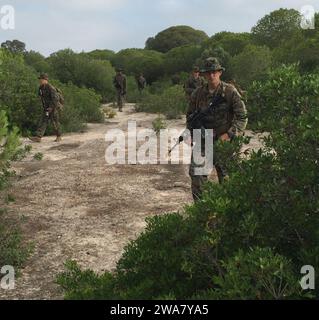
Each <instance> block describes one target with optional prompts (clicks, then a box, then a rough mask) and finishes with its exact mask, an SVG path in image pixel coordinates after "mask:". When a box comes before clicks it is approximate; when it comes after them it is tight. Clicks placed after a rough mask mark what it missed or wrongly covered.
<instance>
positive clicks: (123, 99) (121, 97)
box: [117, 90, 125, 111]
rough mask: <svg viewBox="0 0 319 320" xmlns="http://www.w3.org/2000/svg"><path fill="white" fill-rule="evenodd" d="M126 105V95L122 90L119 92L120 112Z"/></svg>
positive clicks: (118, 104) (118, 103)
mask: <svg viewBox="0 0 319 320" xmlns="http://www.w3.org/2000/svg"><path fill="white" fill-rule="evenodd" d="M124 104H125V95H124V94H123V92H122V91H121V90H118V91H117V106H118V107H119V110H120V111H122V110H123V106H124Z"/></svg>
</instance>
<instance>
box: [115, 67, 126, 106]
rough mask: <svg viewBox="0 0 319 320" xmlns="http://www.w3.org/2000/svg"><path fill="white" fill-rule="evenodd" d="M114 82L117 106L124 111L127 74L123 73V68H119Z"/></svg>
mask: <svg viewBox="0 0 319 320" xmlns="http://www.w3.org/2000/svg"><path fill="white" fill-rule="evenodd" d="M113 84H114V87H115V90H116V93H117V106H118V107H119V111H120V112H122V111H123V106H124V104H125V95H126V76H125V74H123V70H122V69H118V70H117V74H116V76H115V78H114V80H113Z"/></svg>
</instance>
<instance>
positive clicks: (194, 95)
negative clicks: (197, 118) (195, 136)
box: [186, 88, 199, 129]
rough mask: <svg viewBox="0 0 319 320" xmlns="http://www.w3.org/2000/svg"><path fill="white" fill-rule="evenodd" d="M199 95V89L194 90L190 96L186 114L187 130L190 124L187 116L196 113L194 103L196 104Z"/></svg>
mask: <svg viewBox="0 0 319 320" xmlns="http://www.w3.org/2000/svg"><path fill="white" fill-rule="evenodd" d="M198 95H199V88H198V89H196V90H195V91H194V92H193V93H192V94H191V96H190V102H189V106H188V109H187V113H186V126H187V128H188V129H190V127H191V126H190V123H189V116H190V115H191V114H192V113H194V112H195V111H196V108H197V106H196V103H197V97H198Z"/></svg>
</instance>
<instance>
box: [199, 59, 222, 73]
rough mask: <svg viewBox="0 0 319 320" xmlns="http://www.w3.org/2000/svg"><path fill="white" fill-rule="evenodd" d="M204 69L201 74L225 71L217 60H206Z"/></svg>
mask: <svg viewBox="0 0 319 320" xmlns="http://www.w3.org/2000/svg"><path fill="white" fill-rule="evenodd" d="M203 65H204V67H203V69H202V70H201V73H207V72H214V71H225V70H226V69H225V68H224V67H222V66H221V64H220V63H219V61H218V59H217V58H207V59H205V60H204V63H203Z"/></svg>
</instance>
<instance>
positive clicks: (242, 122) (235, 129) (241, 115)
mask: <svg viewBox="0 0 319 320" xmlns="http://www.w3.org/2000/svg"><path fill="white" fill-rule="evenodd" d="M231 102H232V108H233V113H234V118H233V121H232V124H231V128H230V130H229V131H228V134H229V136H230V137H234V136H237V135H241V134H243V133H244V132H245V130H246V127H247V124H248V114H247V109H246V105H245V103H244V101H243V99H242V97H241V95H240V94H239V92H238V91H237V89H235V88H233V90H232V92H231Z"/></svg>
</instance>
